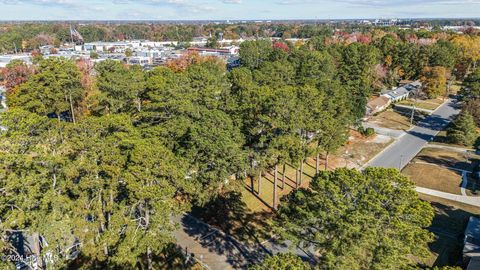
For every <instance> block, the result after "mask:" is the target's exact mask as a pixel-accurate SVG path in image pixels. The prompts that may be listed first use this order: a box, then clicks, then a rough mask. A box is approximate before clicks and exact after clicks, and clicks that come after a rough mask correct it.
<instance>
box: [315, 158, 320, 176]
mask: <svg viewBox="0 0 480 270" xmlns="http://www.w3.org/2000/svg"><path fill="white" fill-rule="evenodd" d="M319 167H320V153H317V157H316V158H315V173H316V174H318V173H319V172H320V168H319Z"/></svg>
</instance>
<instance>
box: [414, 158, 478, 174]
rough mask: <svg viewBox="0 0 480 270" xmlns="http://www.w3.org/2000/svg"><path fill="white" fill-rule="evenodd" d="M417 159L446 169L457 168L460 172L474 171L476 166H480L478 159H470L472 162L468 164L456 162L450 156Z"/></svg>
mask: <svg viewBox="0 0 480 270" xmlns="http://www.w3.org/2000/svg"><path fill="white" fill-rule="evenodd" d="M417 159H418V160H421V161H423V162H427V163H431V164H437V165H440V166H444V167H450V168H456V169H459V170H466V171H471V170H473V169H474V167H475V165H476V164H478V160H477V159H470V162H466V161H459V160H456V159H454V158H452V157H450V156H438V157H432V156H424V155H420V156H418V157H417Z"/></svg>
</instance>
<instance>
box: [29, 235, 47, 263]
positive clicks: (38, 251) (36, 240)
mask: <svg viewBox="0 0 480 270" xmlns="http://www.w3.org/2000/svg"><path fill="white" fill-rule="evenodd" d="M32 239H33V243H32V244H33V246H32V252H33V254H34V255H35V259H37V268H36V269H38V270H43V269H45V265H44V262H43V257H42V247H41V245H40V234H39V233H37V232H34V233H32Z"/></svg>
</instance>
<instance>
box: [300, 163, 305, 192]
mask: <svg viewBox="0 0 480 270" xmlns="http://www.w3.org/2000/svg"><path fill="white" fill-rule="evenodd" d="M303 162H304V161H303V160H302V162H301V163H300V186H301V185H302V182H303Z"/></svg>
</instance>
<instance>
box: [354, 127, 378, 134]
mask: <svg viewBox="0 0 480 270" xmlns="http://www.w3.org/2000/svg"><path fill="white" fill-rule="evenodd" d="M357 131H358V132H359V133H360V134H362V135H363V136H365V137H372V136H373V135H375V130H374V129H373V128H370V127H369V128H364V127H362V126H360V127H358V128H357Z"/></svg>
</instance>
